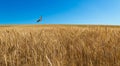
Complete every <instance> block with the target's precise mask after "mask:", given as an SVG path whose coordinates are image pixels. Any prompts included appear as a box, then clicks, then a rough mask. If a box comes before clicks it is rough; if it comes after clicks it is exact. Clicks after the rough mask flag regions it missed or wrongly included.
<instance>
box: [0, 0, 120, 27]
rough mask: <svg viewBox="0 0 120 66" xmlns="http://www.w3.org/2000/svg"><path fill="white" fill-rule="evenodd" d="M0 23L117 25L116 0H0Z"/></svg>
mask: <svg viewBox="0 0 120 66" xmlns="http://www.w3.org/2000/svg"><path fill="white" fill-rule="evenodd" d="M41 15H42V16H43V21H42V22H41V23H36V20H37V19H38V18H39V17H40V16H41ZM0 24H113V25H120V0H0Z"/></svg>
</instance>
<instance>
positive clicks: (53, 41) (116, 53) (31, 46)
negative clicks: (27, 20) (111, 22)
mask: <svg viewBox="0 0 120 66" xmlns="http://www.w3.org/2000/svg"><path fill="white" fill-rule="evenodd" d="M0 66H120V27H119V26H116V27H115V26H89V25H88V26H79V25H76V26H75V25H74V26H73V25H37V26H8V27H0Z"/></svg>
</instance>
